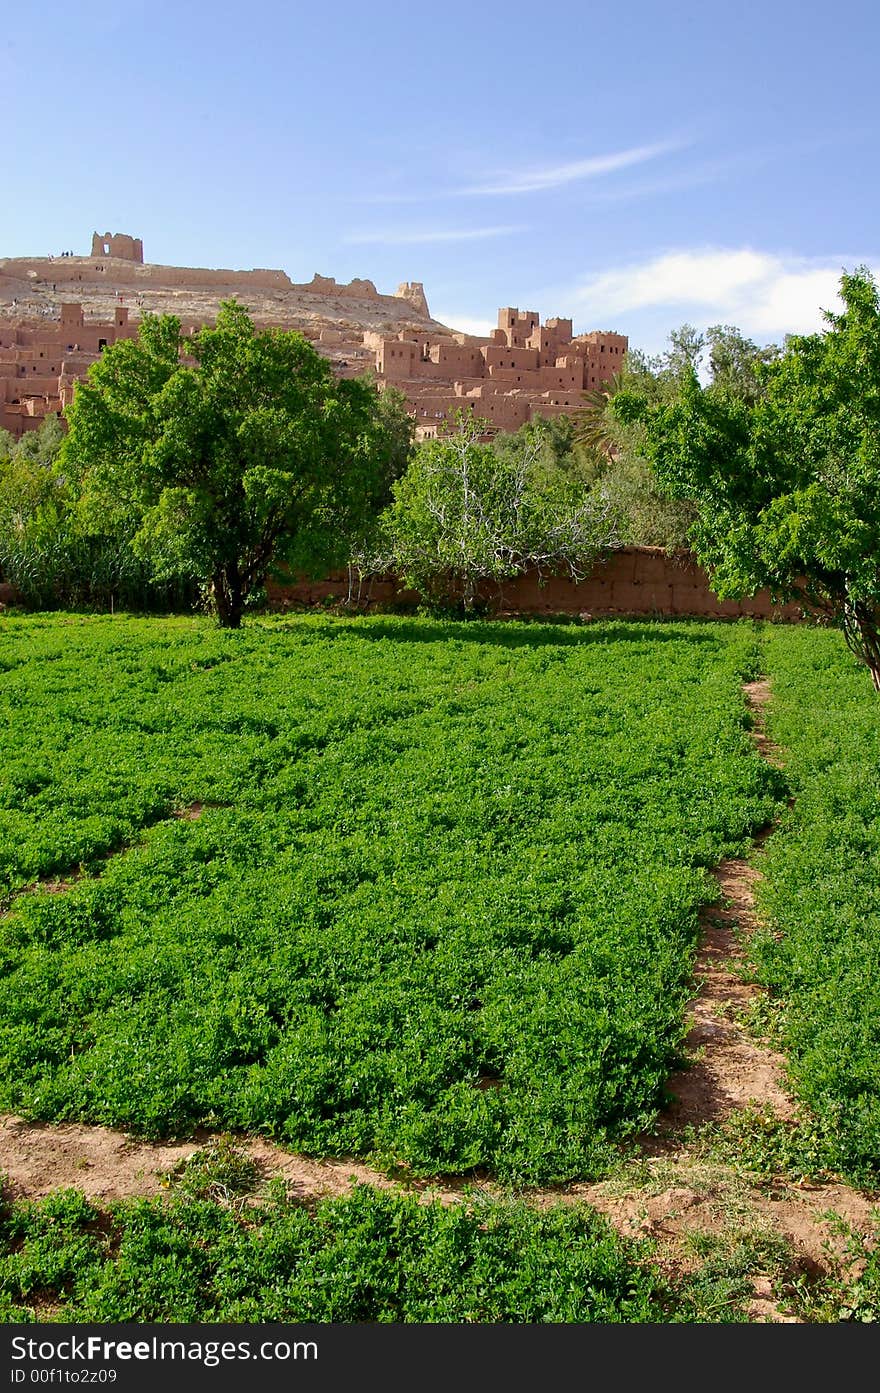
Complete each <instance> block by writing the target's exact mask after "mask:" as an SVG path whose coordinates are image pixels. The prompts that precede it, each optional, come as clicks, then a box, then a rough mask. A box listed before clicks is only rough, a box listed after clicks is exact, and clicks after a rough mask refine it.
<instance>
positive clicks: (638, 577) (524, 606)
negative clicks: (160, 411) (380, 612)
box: [269, 547, 800, 620]
mask: <svg viewBox="0 0 880 1393" xmlns="http://www.w3.org/2000/svg"><path fill="white" fill-rule="evenodd" d="M364 591H365V596H366V598H367V603H368V605H387V604H400V605H413V606H414V605H416V604H418V603H419V600H420V597H419V596H418V595H417V594H416V593H415V592H414V591H411V590H403V589H401V588H400V587H399V584H398V582H397V581H396V579H395V578H394V577H393V576H381V577H378V578H376V579H375V580H373V581H371V582H369V583H368V584H365V587H364ZM347 594H348V577H347V575H345V574H344V573H338V574H335V575H332V576H329V577H328V578H327V579H326V580H322V581H304V582H297V583H291V584H286V585H285V584H280V583H279V582H277V581H273V582H270V585H269V601H270V604H271V606H272V608H273V609H284V608H287V607H290V606H299V605H310V604H321V603H324V602H326V601H327V600H338V601H344V600H345V598H346V596H347ZM481 598H482V599H483V600H484V601H485V602H486V603H487V604H489V605H490V606H491V607H492V608H493V609H494V610H496V611H497V612H504V613H513V614H517V613H518V614H548V615H550V614H587V615H589V616H591V617H593V618H600V617H603V616H614V615H643V616H664V617H669V618H674V617H681V618H684V617H695V618H705V619H735V618H756V619H770V618H773V619H785V620H797V619H799V618H800V608H799V607H798V606H797V605H792V604H789V605H781V606H774V605H773V604H772V602H771V600H770V595H769V593H768V592H766V591H762V592H761V593H759V594H758V595H756V596H755V597H754V598H753V599H750V600H741V601H736V600H719V599H718V597H717V595H715V594H714V593H713V591H712V590H711V589H710V588H709V582H708V579H707V576H706V573H705V571H704V570H703V569H702V567H700V566H698V565H697V562H696V561H695V560H694V558H693V557H692V556H691V555H690V554H689V553H686V552H683V553H678V554H676V555H672V556H670V555H667V553H665V552H663V551H661V550H660V549H659V548H654V547H624V548H623V549H622V550H620V551H615V552H611V553H610V554H609V555H608V556H607V557H606V558H605V559H604V560H603V561H601V562H600V563H599V564H598V565H597V566H596V569H595V570H594V572H593V574H592V575H591V576H589V577H588V579H587V580H585V581H579V582H575V581H571V580H569V579H568V578H567V577H564V576H554V577H551V578H549V579H548V578H545V579H544V580H543V582H542V579H541V577H540V576H539V575H538V574H537V573H536V572H534V573H531V574H528V575H525V576H520V577H518V578H517V579H516V580H512V581H507V582H505V583H504V584H503V585H502V586H501V587H500V589H499V587H498V586H497V585H487V586H485V587H483V589H482V593H481Z"/></svg>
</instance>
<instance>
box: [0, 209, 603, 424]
mask: <svg viewBox="0 0 880 1393" xmlns="http://www.w3.org/2000/svg"><path fill="white" fill-rule="evenodd" d="M143 258H144V252H143V243H142V242H141V240H140V238H136V237H130V236H128V234H126V233H109V232H105V233H104V234H103V235H102V234H100V233H98V232H95V233H94V234H93V236H92V249H91V253H90V255H88V256H74V255H73V254H71V253H63V254H62V255H60V256H48V257H35V258H18V257H16V258H11V257H10V258H5V259H0V428H3V429H5V430H8V431H10V432H11V433H12V434H13V435H14V436H20V435H21V434H22V433H23V432H24V431H26V430H29V429H33V428H35V427H37V426H39V425H40V422H41V421H42V420H43V418H44V417H45V416H46V415H48V414H50V413H53V412H61V411H63V410H64V408H65V406H66V405H67V403H68V402H69V401H70V399H71V395H72V393H73V391H74V388H75V384H76V382H77V380H78V379H79V378H81V377H83V376H84V375H85V373H86V372H87V370H88V368H89V365H90V364H91V363H93V362H95V361H96V360H97V358H98V357H99V355H100V354H101V353H102V352H103V350H104V349H105V348H106V347H108V346H109V345H111V344H113V343H116V342H117V341H118V340H119V339H124V338H134V337H136V335H137V324H138V320H139V318H140V315H141V314H143V313H145V312H151V313H155V314H163V313H170V314H176V315H177V316H178V317H179V319H180V321H181V327H182V330H183V332H184V333H193V332H195V330H197V329H198V328H200V327H201V326H202V325H203V324H210V323H213V322H214V320H215V319H216V315H217V311H218V309H219V305H220V302H221V300H225V299H231V298H233V297H234V298H236V299H237V300H239V301H240V302H241V303H242V304H243V305H244V306H245V308H246V309H247V310H248V313H249V314H250V315H251V317H252V319H253V320H254V322H255V323H256V324H257V325H258V326H259V327H267V326H269V325H275V326H278V327H280V328H286V329H297V330H299V331H300V332H301V333H303V334H305V335H306V337H308V338H310V339H311V340H312V341H313V342H314V343H315V346H316V347H317V348H318V350H319V351H320V352H321V353H323V354H324V355H325V356H326V357H328V358H329V359H330V360H331V362H332V363H333V365H334V368H335V369H336V371H337V372H339V373H340V374H342V375H345V376H355V375H357V374H359V373H363V372H365V371H370V370H371V371H373V372H374V373H375V374H376V377H377V380H378V382H379V384H380V385H385V384H389V385H393V386H394V387H397V388H398V389H399V390H401V391H402V392H403V393H404V395H405V396H406V398H407V401H408V402H409V405H410V410H411V411H412V414H413V415H414V417H415V420H416V434H417V436H418V437H419V438H425V437H428V436H432V435H436V434H437V431H438V430H440V429H442V428H443V425H444V421H445V420H446V419H447V418H448V416H449V415H450V413H451V412H453V411H455V410H456V409H459V408H464V409H466V410H470V411H472V412H473V413H474V414H475V415H477V416H481V417H484V418H485V419H487V420H488V421H489V422H490V424H491V426H492V427H493V428H495V429H500V430H516V429H517V427H519V426H521V425H522V424H523V423H524V422H526V421H528V420H529V419H531V417H532V416H534V415H541V416H553V415H558V414H564V413H565V412H566V411H570V410H573V409H574V408H576V407H577V406H579V405H580V404H581V394H582V393H583V392H584V391H585V390H588V389H591V388H594V387H598V386H601V384H602V383H603V382H605V381H607V380H608V378H610V377H611V375H612V374H613V373H614V372H615V371H616V370H617V369H618V368H619V366H620V364H621V361H622V357H623V354H624V353H625V352H626V347H627V340H626V338H625V337H624V336H623V335H620V334H615V333H605V332H593V333H589V334H582V335H579V336H578V337H576V338H573V337H572V322H571V320H570V319H548V320H547V321H546V323H545V324H544V325H542V324H541V322H540V320H539V318H538V315H537V314H536V313H535V312H534V311H533V310H527V311H525V312H523V313H520V312H519V310H518V309H513V308H507V309H502V310H500V311H499V315H498V328H497V329H495V330H494V331H493V332H492V333H491V334H490V335H488V336H487V337H479V336H475V335H469V334H463V333H458V332H456V331H455V330H454V329H450V328H449V327H447V326H446V325H444V324H441V323H439V322H438V321H437V320H434V319H432V318H431V315H430V313H429V310H428V303H427V300H426V298H425V292H424V288H423V286H422V284H421V283H420V282H419V281H413V282H409V281H405V282H404V283H403V284H401V285H400V286H398V288H397V290H396V292H395V293H394V294H393V295H383V294H381V293H380V292H379V291H378V290H377V289H376V287H375V285H374V284H373V282H372V281H369V280H353V281H350V282H349V283H348V284H344V285H339V284H337V282H336V281H335V280H334V279H333V278H332V277H327V276H320V275H315V276H314V277H313V278H312V280H311V281H309V282H307V283H305V284H297V283H295V282H293V281H291V280H290V278H289V277H288V276H287V274H286V273H285V272H284V271H276V270H266V269H256V270H252V271H231V270H209V269H204V268H194V267H185V266H157V265H150V264H149V263H145V262H144V259H143Z"/></svg>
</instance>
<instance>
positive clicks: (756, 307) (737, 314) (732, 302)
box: [569, 247, 864, 338]
mask: <svg viewBox="0 0 880 1393" xmlns="http://www.w3.org/2000/svg"><path fill="white" fill-rule="evenodd" d="M863 259H864V258H858V257H856V258H853V257H844V258H841V259H840V260H837V259H836V258H831V257H828V258H823V259H822V260H819V259H815V258H814V259H807V258H803V257H786V256H780V255H775V254H771V253H769V252H760V251H755V250H753V249H752V248H748V247H744V248H736V249H733V248H728V249H725V248H696V249H686V250H681V251H672V252H666V253H664V254H663V255H661V256H656V257H652V258H651V259H650V260H648V261H642V262H637V263H634V264H632V265H629V266H622V267H616V268H615V269H614V270H612V271H603V272H600V273H598V274H597V275H594V276H591V277H589V278H588V279H587V280H585V281H582V282H581V283H580V284H579V285H578V286H577V287H576V288H575V289H574V291H573V292H570V293H569V299H570V300H571V301H573V302H575V303H576V304H577V306H578V308H579V309H580V311H581V317H583V316H584V315H586V316H587V317H589V319H590V321H591V323H598V322H600V321H601V322H606V321H609V320H611V319H614V320H615V322H620V323H621V324H623V326H624V331H626V319H628V318H632V317H633V316H637V315H639V314H640V313H642V314H644V313H645V312H648V311H654V310H659V309H663V310H665V311H667V315H666V318H667V319H668V325H669V327H673V326H674V325H676V324H679V323H681V322H682V320H683V319H687V320H690V322H691V323H694V324H696V325H697V327H704V326H705V325H707V324H718V323H728V324H736V325H737V327H738V328H740V329H742V330H743V332H744V333H746V334H749V335H754V336H756V337H758V338H768V337H774V336H775V337H779V338H781V337H782V335H784V334H786V333H799V334H808V333H813V332H815V331H816V330H818V329H821V328H823V327H824V324H825V321H824V319H823V317H822V310H823V309H831V310H835V309H839V308H840V301H839V299H838V294H837V290H838V285H839V282H840V275H841V271H842V270H843V268H844V266H848V267H849V268H850V269H851V268H852V267H853V265H854V264H855V263H856V262H857V261H859V260H863Z"/></svg>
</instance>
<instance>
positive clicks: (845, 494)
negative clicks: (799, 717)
mask: <svg viewBox="0 0 880 1393" xmlns="http://www.w3.org/2000/svg"><path fill="white" fill-rule="evenodd" d="M840 284H841V297H842V299H843V302H844V310H843V313H841V314H834V313H830V312H826V314H825V319H826V322H827V326H828V327H827V329H826V330H825V331H824V332H822V333H818V334H812V335H808V336H803V337H792V338H790V339H789V340H788V341H787V344H786V348H785V351H784V353H782V354H781V356H779V357H777V358H776V359H775V361H770V362H766V363H764V364H763V365H761V366H760V367H759V368H758V370H757V376H758V383H759V391H758V392H757V393H756V395H755V396H754V398H750V397H749V396H742V395H736V394H735V393H733V392H731V391H729V390H727V389H726V386H725V384H724V383H713V384H711V385H709V386H708V387H705V388H704V387H701V386H700V383H699V382H698V380H697V376H696V373H695V372H694V371H693V369H692V368H691V369H689V370H687V371H685V372H684V373H683V374H682V377H681V380H680V389H679V392H678V393H677V394H676V396H675V397H674V398H673V399H672V400H670V401H667V402H662V401H661V402H659V403H658V402H651V401H649V400H648V399H647V397H646V396H645V394H644V393H640V392H638V391H632V390H627V389H626V388H625V387H624V388H623V389H622V390H620V391H618V392H617V393H616V395H615V396H614V398H613V401H612V409H613V412H614V415H615V417H616V418H617V419H618V420H619V421H620V422H621V423H623V424H628V423H633V422H636V423H638V424H639V425H640V427H641V429H642V431H643V436H644V441H645V448H646V450H647V451H648V454H649V456H650V459H651V461H652V464H653V466H654V470H655V473H656V476H657V478H658V480H659V481H660V483H661V485H662V486H663V487H664V488H665V489H666V490H667V491H668V492H669V493H670V494H671V495H672V496H674V497H686V498H689V499H692V500H693V501H694V503H695V505H696V507H697V511H698V520H697V522H696V524H695V526H694V528H693V530H692V533H691V536H692V539H693V542H694V544H695V546H696V550H697V554H698V556H699V558H700V560H701V561H702V562H703V564H704V565H706V566H707V567H708V568H709V570H710V572H711V574H712V580H713V586H714V588H715V589H716V591H717V592H718V594H719V595H721V596H723V597H731V598H739V597H741V596H743V595H750V594H754V593H755V591H757V590H759V589H761V588H763V587H765V586H766V587H768V588H769V589H770V590H771V592H772V593H773V594H774V595H775V596H776V597H777V598H780V599H799V600H801V601H802V602H803V603H804V605H805V606H806V607H807V608H809V609H811V610H813V611H816V612H818V613H820V614H822V615H824V616H825V617H826V618H827V619H828V620H830V621H831V622H832V623H835V624H837V625H838V626H839V627H840V628H841V629H842V631H843V633H844V636H845V638H846V641H847V643H848V644H849V646H850V648H851V649H852V651H853V652H854V653H855V654H856V656H857V657H858V658H859V659H860V660H861V661H863V662H864V663H866V664H867V666H868V667H869V669H870V671H871V676H872V680H873V683H874V686H875V688H876V689H877V690H878V691H880V636H878V630H880V303H878V290H877V286H876V284H875V282H874V280H873V278H872V277H871V275H870V274H869V272H868V271H867V270H866V269H865V268H860V269H859V270H857V271H855V272H854V273H852V274H844V275H843V276H842V278H841V283H840Z"/></svg>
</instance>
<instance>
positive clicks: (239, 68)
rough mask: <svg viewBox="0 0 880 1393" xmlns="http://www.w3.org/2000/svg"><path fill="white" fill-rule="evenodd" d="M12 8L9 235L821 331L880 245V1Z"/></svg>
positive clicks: (661, 321) (473, 303)
mask: <svg viewBox="0 0 880 1393" xmlns="http://www.w3.org/2000/svg"><path fill="white" fill-rule="evenodd" d="M114 8H116V9H117V11H118V14H117V16H116V17H114V15H113V9H114ZM123 10H124V13H123ZM4 28H5V33H4V34H3V36H2V37H0V91H2V92H3V95H4V98H5V100H4V102H3V108H4V112H5V118H6V119H5V121H4V123H3V124H4V137H5V139H4V144H5V148H6V151H7V156H8V157H7V160H6V162H5V168H4V174H3V190H4V198H3V209H2V212H3V216H2V221H0V230H2V236H0V255H7V256H22V255H28V254H31V255H46V254H47V253H49V252H53V253H57V252H59V251H62V250H73V251H75V252H77V253H81V252H86V251H87V250H88V248H89V245H90V242H89V239H90V235H91V232H92V231H93V230H95V229H97V230H98V231H100V232H104V231H107V230H109V231H111V232H129V233H131V234H133V235H135V236H141V237H143V239H144V247H145V254H146V258H147V260H149V261H155V262H166V263H171V264H177V265H203V266H229V267H236V268H238V267H244V268H248V267H252V266H269V267H282V268H283V269H284V270H286V271H287V272H288V274H289V275H290V276H291V278H292V279H293V280H297V281H303V280H309V279H310V278H311V276H312V274H313V272H315V271H319V272H320V273H321V274H322V275H332V276H336V278H337V279H338V280H348V279H350V278H351V277H352V276H368V277H370V278H371V279H372V280H374V281H375V282H376V285H377V286H378V288H379V289H380V290H384V291H392V290H394V289H395V288H396V286H397V284H398V282H399V281H402V280H421V281H423V282H424V284H425V289H426V293H427V295H428V301H429V304H430V306H431V310H432V312H433V313H434V314H435V315H436V316H437V317H438V318H440V319H443V320H444V321H445V322H446V323H450V324H453V325H456V326H457V327H461V328H470V329H472V330H473V331H474V332H480V331H483V326H484V325H485V324H486V323H489V322H491V323H494V320H495V313H496V310H497V307H498V306H499V305H506V304H514V305H519V306H520V308H529V309H536V310H538V311H539V312H540V313H541V315H542V316H543V317H546V316H549V315H553V314H558V315H571V316H572V317H573V318H574V321H575V328H576V331H583V330H587V329H590V328H605V329H616V330H618V331H620V332H622V333H625V334H628V335H629V337H630V341H631V343H632V345H633V346H637V347H642V348H645V349H647V350H649V351H657V350H659V349H661V348H662V347H663V344H664V341H665V337H666V334H667V332H668V330H669V329H670V328H673V327H675V326H677V325H679V324H681V323H682V322H684V321H685V320H687V321H689V322H691V323H694V324H697V325H707V324H713V323H719V322H722V323H733V324H736V325H738V326H739V327H740V328H741V329H743V330H744V331H745V332H747V333H749V334H750V335H752V336H753V337H754V338H756V339H758V340H759V341H761V342H766V341H769V340H778V339H780V338H781V337H782V335H783V334H784V333H785V332H786V331H799V332H806V331H809V330H811V329H813V328H816V327H819V324H820V323H821V320H820V317H819V307H820V306H822V305H824V306H831V307H833V304H834V295H835V288H836V285H837V282H838V279H839V276H840V272H841V269H843V268H844V267H846V268H852V267H854V266H855V265H857V264H859V263H866V264H868V265H870V266H872V267H873V268H875V269H878V268H880V216H878V214H880V177H878V174H880V170H878V149H880V142H878V134H880V129H878V128H880V121H878V105H877V98H876V71H877V53H878V51H880V5H878V3H877V0H838V3H836V4H834V5H827V4H822V5H819V4H815V3H812V0H797V2H796V3H795V0H763V3H755V0H739V3H738V4H736V5H732V4H730V3H729V0H725V3H716V0H703V3H700V4H697V3H690V0H658V2H657V3H653V2H651V0H624V3H621V4H620V5H617V6H614V5H613V4H611V3H610V2H609V0H606V3H603V4H601V5H599V4H594V3H592V0H581V3H579V4H575V5H569V6H554V7H552V8H551V7H547V6H543V5H541V4H540V3H539V0H534V3H531V4H524V3H519V0H513V3H507V4H497V3H495V0H488V3H479V2H478V0H475V3H472V4H459V3H457V0H450V2H449V3H446V4H441V3H439V0H407V3H393V0H389V2H388V3H384V4H381V3H378V0H373V3H357V4H354V3H350V0H326V3H324V4H322V5H317V4H313V3H309V4H302V3H295V0H294V3H281V0H251V3H250V4H248V5H246V6H243V5H240V4H235V5H233V4H230V3H227V0H216V3H212V4H207V3H203V2H202V0H189V3H186V4H178V3H167V2H166V0H127V2H126V4H125V5H118V6H116V7H114V6H93V5H91V4H89V5H85V4H83V3H81V0H66V2H65V3H63V4H61V3H56V0H47V2H46V3H44V4H43V5H41V6H40V10H39V23H38V24H23V25H20V26H11V25H10V26H4Z"/></svg>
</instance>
